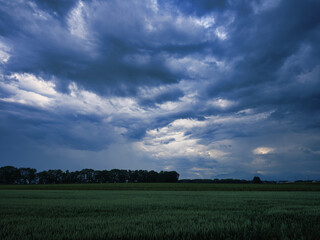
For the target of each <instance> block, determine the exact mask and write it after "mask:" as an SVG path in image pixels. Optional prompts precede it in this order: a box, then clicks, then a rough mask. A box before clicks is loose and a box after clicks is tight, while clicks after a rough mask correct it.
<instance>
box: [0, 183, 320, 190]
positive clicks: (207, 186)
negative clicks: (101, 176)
mask: <svg viewBox="0 0 320 240" xmlns="http://www.w3.org/2000/svg"><path fill="white" fill-rule="evenodd" d="M0 190H153V191H320V183H283V184H230V183H226V184H223V183H219V184H212V183H88V184H37V185H34V184H33V185H0Z"/></svg>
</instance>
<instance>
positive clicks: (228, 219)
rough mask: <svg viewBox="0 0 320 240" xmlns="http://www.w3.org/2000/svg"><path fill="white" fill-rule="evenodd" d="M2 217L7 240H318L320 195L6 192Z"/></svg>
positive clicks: (0, 235) (1, 235)
mask: <svg viewBox="0 0 320 240" xmlns="http://www.w3.org/2000/svg"><path fill="white" fill-rule="evenodd" d="M178 185H180V184H178ZM178 185H175V184H173V185H168V186H167V187H169V186H171V188H173V187H176V186H178ZM65 186H66V185H61V186H60V187H65ZM80 186H81V185H79V186H78V187H80ZM86 186H87V187H89V186H92V187H97V186H98V185H91V184H90V185H86ZM102 186H104V187H106V186H115V185H103V184H102ZM118 186H124V185H118ZM128 186H131V185H130V184H129V185H128ZM132 186H134V185H132ZM137 186H139V187H142V186H143V185H141V184H140V185H137ZM146 186H149V185H146ZM155 186H158V185H155ZM159 186H162V185H159ZM182 186H184V185H181V187H182ZM199 186H200V185H195V186H193V187H195V188H197V189H198V190H199V189H201V190H203V188H204V185H201V188H199ZM277 186H278V185H277ZM2 187H3V186H2ZM18 187H20V186H18ZM26 187H27V186H26ZM39 187H48V188H49V187H50V186H39ZM52 187H53V186H52ZM207 187H210V185H208V186H207ZM211 187H212V186H211ZM217 187H221V188H223V189H224V188H227V186H224V185H219V186H217ZM231 187H232V186H230V188H231ZM234 187H236V186H234ZM244 187H245V186H244ZM48 188H47V189H48ZM190 188H191V186H190ZM254 188H258V186H257V187H256V186H254V185H252V186H251V185H250V187H249V189H250V190H253V189H254ZM266 188H267V187H266ZM266 188H264V189H266ZM213 189H214V190H216V189H215V188H213ZM239 189H240V188H238V190H239ZM312 189H315V188H312ZM161 190H162V189H161ZM0 216H1V218H0V239H3V240H17V239H39V240H40V239H41V240H43V239H46V240H61V239H65V240H66V239H74V240H95V239H197V240H199V239H200V240H201V239H206V240H207V239H243V240H253V239H261V240H263V239H267V240H270V239H306V240H307V239H308V240H313V239H314V240H318V239H319V230H320V192H317V191H313V192H311V191H309V192H293V191H291V192H288V191H286V192H284V191H283V192H281V191H276V192H275V191H87V190H83V191H78V190H64V191H61V190H46V191H39V190H19V191H17V190H0Z"/></svg>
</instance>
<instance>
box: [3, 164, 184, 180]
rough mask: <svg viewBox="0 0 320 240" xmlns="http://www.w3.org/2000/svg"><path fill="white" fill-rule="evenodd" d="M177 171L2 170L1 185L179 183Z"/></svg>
mask: <svg viewBox="0 0 320 240" xmlns="http://www.w3.org/2000/svg"><path fill="white" fill-rule="evenodd" d="M178 179H179V173H177V172H176V171H161V172H156V171H153V170H151V171H147V170H133V171H132V170H120V169H112V170H93V169H88V168H85V169H82V170H81V171H74V172H72V171H69V170H66V171H62V170H60V169H54V170H47V171H41V172H37V170H36V169H35V168H16V167H13V166H5V167H1V168H0V184H59V183H125V182H132V183H134V182H142V183H143V182H177V181H178Z"/></svg>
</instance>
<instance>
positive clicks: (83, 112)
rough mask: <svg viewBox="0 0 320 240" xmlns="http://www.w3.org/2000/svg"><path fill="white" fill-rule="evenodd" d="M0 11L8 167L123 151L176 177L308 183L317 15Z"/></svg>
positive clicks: (252, 4) (238, 9)
mask: <svg viewBox="0 0 320 240" xmlns="http://www.w3.org/2000/svg"><path fill="white" fill-rule="evenodd" d="M0 2H1V7H0V111H1V117H0V120H1V122H0V130H1V137H0V142H1V143H3V144H2V146H3V147H2V150H1V151H2V153H4V154H5V155H7V156H8V157H9V156H10V154H11V153H10V152H12V151H15V149H16V148H17V147H15V146H16V145H20V146H24V147H23V148H24V149H25V152H26V153H27V152H29V154H30V151H28V149H37V150H38V151H40V152H39V154H38V155H37V156H36V155H34V154H31V155H32V156H34V158H40V156H48V151H47V150H44V148H42V146H52V148H53V149H55V148H61V147H62V148H64V149H65V150H63V152H64V153H67V152H68V153H69V152H70V151H71V152H72V154H75V155H77V154H79V153H77V151H81V150H83V151H87V153H86V154H88V155H86V156H88V157H89V158H90V156H93V155H94V156H97V157H98V158H99V159H100V158H101V159H103V157H102V155H101V156H100V155H99V152H103V151H104V149H109V148H110V149H109V150H108V151H110V152H108V154H109V156H113V157H114V156H115V155H116V154H117V151H118V152H119V151H120V150H119V149H120V147H119V146H121V145H123V142H125V143H126V144H128V146H129V147H128V149H127V151H124V152H126V154H129V155H132V153H133V152H135V151H136V152H135V153H136V155H135V156H136V158H137V159H138V156H139V153H140V152H144V151H145V152H144V154H149V155H148V156H149V158H148V157H146V156H145V155H143V157H142V158H143V159H144V160H143V161H144V163H146V162H147V160H146V159H149V161H150V162H152V164H155V166H158V167H159V168H160V169H161V168H164V167H166V168H167V169H170V168H174V167H177V168H179V169H182V170H181V171H183V174H184V176H193V177H197V176H198V177H214V176H231V175H232V174H234V176H239V177H241V176H244V177H247V176H251V175H252V174H260V175H261V176H270V177H274V178H276V176H279V175H281V174H282V173H283V174H284V175H285V176H288V177H291V178H294V177H295V176H294V174H292V173H290V172H289V171H287V170H285V169H286V165H290V164H291V167H290V170H291V172H299V173H297V174H296V175H299V176H306V175H304V174H309V176H314V177H317V176H318V177H319V175H317V174H316V173H314V172H313V171H312V170H313V169H312V166H314V168H317V169H319V163H318V162H319V149H317V148H316V147H315V146H317V145H318V143H319V142H320V140H319V138H317V135H318V134H319V132H320V129H319V126H320V111H319V106H320V97H319V96H320V92H319V91H320V90H319V89H320V81H319V79H320V65H319V62H320V45H319V42H320V15H319V9H320V3H319V1H316V0H307V1H298V0H294V1H281V0H266V1H232V0H229V1H224V0H218V1H207V0H201V1H200V0H199V1H193V0H189V1H183V2H182V1H66V0H59V1H47V0H37V1H28V2H26V1H0ZM25 73H28V74H29V75H23V74H25ZM15 74H18V75H15ZM19 74H20V75H19ZM15 142H16V143H15ZM180 143H181V144H180ZM114 144H115V145H114ZM117 144H118V145H117ZM131 144H132V146H134V147H132V149H131V147H130V146H131ZM135 144H137V145H135ZM179 144H180V145H179ZM113 145H114V146H113ZM4 146H5V147H4ZM112 146H113V147H112ZM137 146H139V147H140V148H139V149H138V148H137ZM141 146H142V147H141ZM226 146H227V147H226ZM5 149H11V150H10V151H8V150H5ZM70 149H71V150H70ZM112 149H114V151H116V152H112ZM69 150H70V151H69ZM41 151H42V152H41ZM90 152H92V154H93V155H90ZM93 152H94V153H93ZM120 152H121V151H120ZM290 152H292V153H295V155H294V154H291V153H290ZM195 153H197V154H195ZM70 154H71V153H70ZM108 154H107V155H108ZM119 154H120V153H119ZM126 154H122V155H121V154H120V155H121V156H122V158H123V159H125V155H126ZM170 154H171V155H170ZM188 154H189V155H188ZM31 155H30V156H31ZM80 155H81V154H79V155H77V157H79V156H80ZM84 155H85V154H84ZM98 155H99V156H98ZM129 155H128V158H130V156H129ZM133 155H134V154H133ZM12 156H13V155H12ZM12 156H11V157H10V159H13V157H12ZM55 156H56V155H55ZM50 159H51V158H50ZM69 159H72V160H70V163H69V164H70V166H71V165H72V163H71V162H72V161H76V160H74V159H75V157H74V156H73V157H71V156H69ZM150 159H152V160H150ZM305 159H308V160H305ZM157 161H158V162H157ZM291 161H292V162H291ZM30 162H32V161H31V160H30ZM37 162H38V163H39V162H40V161H37ZM124 162H125V163H128V161H124ZM102 165H103V164H102ZM304 166H305V167H304ZM299 169H303V171H302V170H301V171H300V170H299Z"/></svg>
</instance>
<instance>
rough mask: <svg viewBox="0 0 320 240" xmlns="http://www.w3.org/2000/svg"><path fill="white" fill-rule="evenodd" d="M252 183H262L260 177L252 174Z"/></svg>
mask: <svg viewBox="0 0 320 240" xmlns="http://www.w3.org/2000/svg"><path fill="white" fill-rule="evenodd" d="M252 182H253V183H262V182H261V179H260V178H259V177H258V176H254V178H253V179H252Z"/></svg>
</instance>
